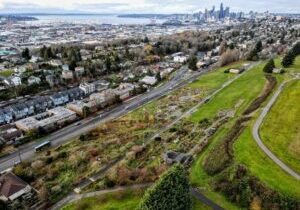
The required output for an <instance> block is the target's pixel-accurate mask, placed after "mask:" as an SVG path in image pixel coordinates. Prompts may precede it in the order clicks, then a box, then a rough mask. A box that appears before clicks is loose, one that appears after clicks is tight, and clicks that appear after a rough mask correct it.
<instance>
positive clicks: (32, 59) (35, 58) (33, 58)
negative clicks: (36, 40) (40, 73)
mask: <svg viewBox="0 0 300 210" xmlns="http://www.w3.org/2000/svg"><path fill="white" fill-rule="evenodd" d="M39 61H41V58H40V57H38V56H34V55H33V56H31V59H30V60H29V62H31V63H37V62H39Z"/></svg>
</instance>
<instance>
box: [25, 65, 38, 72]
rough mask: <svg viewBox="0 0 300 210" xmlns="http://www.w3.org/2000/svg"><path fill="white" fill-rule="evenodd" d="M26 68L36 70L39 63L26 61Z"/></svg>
mask: <svg viewBox="0 0 300 210" xmlns="http://www.w3.org/2000/svg"><path fill="white" fill-rule="evenodd" d="M26 69H29V70H32V71H35V70H38V69H39V65H38V64H37V63H28V64H27V65H26Z"/></svg>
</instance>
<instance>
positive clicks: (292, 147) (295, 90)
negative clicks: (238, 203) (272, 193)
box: [234, 56, 300, 199]
mask: <svg viewBox="0 0 300 210" xmlns="http://www.w3.org/2000/svg"><path fill="white" fill-rule="evenodd" d="M275 64H276V67H281V59H280V58H278V59H275ZM293 72H300V56H298V57H297V58H296V60H295V63H294V65H292V66H291V67H289V68H286V73H285V74H284V75H276V77H277V80H278V82H279V83H281V82H283V81H284V80H287V79H290V78H291V76H289V75H288V73H293ZM286 88H287V89H285V90H284V91H283V92H282V95H281V96H279V98H278V101H277V102H276V103H275V104H274V106H273V107H272V109H271V112H270V113H269V114H268V115H267V118H266V120H265V121H264V123H263V125H262V128H261V130H260V135H261V136H262V139H263V141H264V143H265V144H266V145H267V146H268V147H269V148H270V149H271V150H272V151H273V152H274V153H275V154H276V155H278V157H279V158H281V159H282V160H283V161H284V162H285V163H287V164H288V165H290V166H291V167H292V168H294V169H295V170H297V171H298V172H299V167H300V166H299V158H300V156H299V147H300V145H299V144H300V143H299V141H300V134H299V133H300V131H299V128H300V127H299V126H300V124H299V123H300V119H299V113H300V112H299V109H300V107H299V105H298V103H299V101H300V100H299V98H300V96H299V94H300V88H299V82H293V83H291V84H289V85H287V86H286ZM265 104H266V103H265ZM260 111H261V110H260ZM260 111H259V112H257V113H256V115H255V116H254V118H253V120H252V121H251V123H250V124H249V126H248V127H247V129H246V130H245V131H244V132H243V133H242V135H241V136H240V137H239V139H238V140H237V141H236V143H235V145H234V151H235V152H234V154H235V158H236V161H237V162H238V163H242V164H245V165H246V166H247V167H248V168H249V170H250V172H251V173H252V174H253V175H255V176H256V177H258V178H259V179H260V180H261V181H262V182H263V183H265V184H266V185H267V186H268V187H270V188H272V189H274V190H277V191H279V192H281V193H283V194H286V195H290V196H291V197H294V198H295V197H296V198H298V199H300V182H299V181H297V180H295V179H294V178H293V177H291V176H290V175H288V174H286V173H285V172H284V171H283V170H282V169H281V168H280V167H279V166H277V165H276V164H275V163H274V162H273V161H272V160H271V159H270V158H269V157H267V156H266V155H265V154H264V153H263V152H262V150H261V149H260V148H259V147H258V146H257V144H256V143H255V141H254V139H253V137H252V134H251V130H252V127H253V124H254V122H255V120H256V119H257V117H258V115H259V113H260Z"/></svg>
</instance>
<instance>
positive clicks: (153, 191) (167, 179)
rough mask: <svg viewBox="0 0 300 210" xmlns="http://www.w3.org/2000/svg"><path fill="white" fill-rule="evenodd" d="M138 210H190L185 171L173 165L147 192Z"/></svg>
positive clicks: (181, 167)
mask: <svg viewBox="0 0 300 210" xmlns="http://www.w3.org/2000/svg"><path fill="white" fill-rule="evenodd" d="M138 209H139V210H190V209H192V200H191V195H190V185H189V182H188V178H187V174H186V172H185V169H184V168H183V166H181V165H175V166H173V167H172V168H171V169H169V170H168V171H167V172H166V173H164V174H163V175H162V176H161V178H160V179H159V181H158V182H157V183H155V184H154V186H153V187H151V188H150V189H148V190H147V192H146V194H145V195H144V197H143V199H142V201H141V203H140V205H139V207H138Z"/></svg>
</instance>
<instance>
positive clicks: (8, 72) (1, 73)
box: [0, 70, 14, 77]
mask: <svg viewBox="0 0 300 210" xmlns="http://www.w3.org/2000/svg"><path fill="white" fill-rule="evenodd" d="M13 73H14V70H4V71H0V76H2V77H9V76H11V75H12V74H13Z"/></svg>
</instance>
